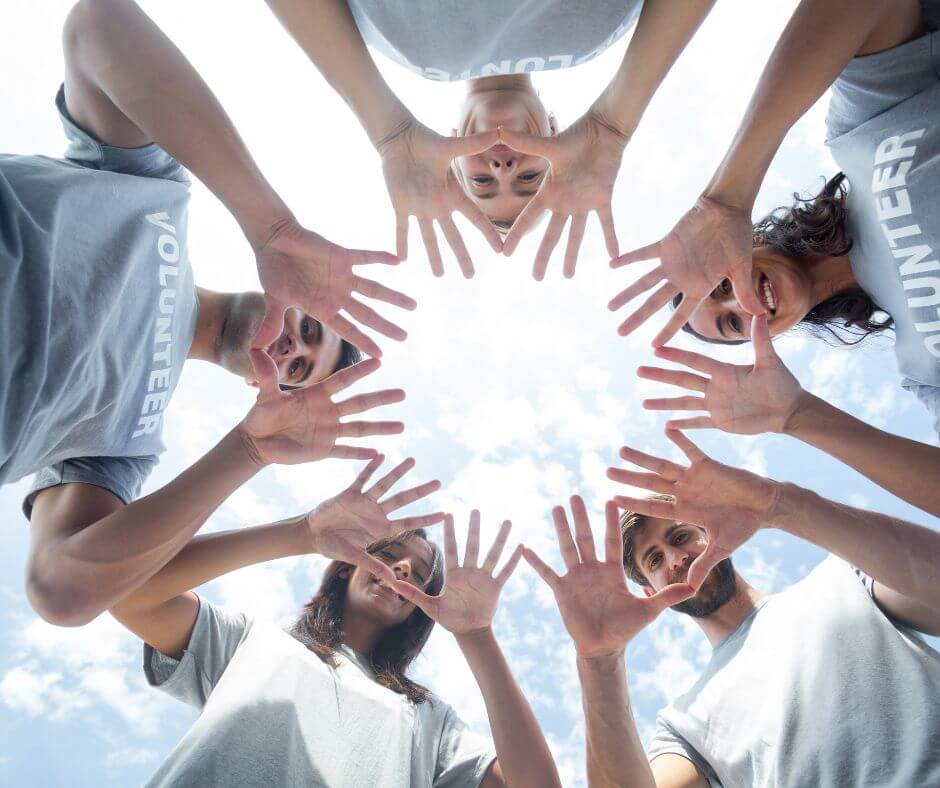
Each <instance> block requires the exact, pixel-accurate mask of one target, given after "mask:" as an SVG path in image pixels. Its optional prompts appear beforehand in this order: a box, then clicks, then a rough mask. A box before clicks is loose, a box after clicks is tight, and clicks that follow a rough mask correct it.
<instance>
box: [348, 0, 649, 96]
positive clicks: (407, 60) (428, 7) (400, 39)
mask: <svg viewBox="0 0 940 788" xmlns="http://www.w3.org/2000/svg"><path fill="white" fill-rule="evenodd" d="M348 2H349V8H350V10H351V11H352V14H353V17H354V18H355V20H356V24H357V25H358V26H359V32H360V33H361V34H362V38H363V40H365V42H366V43H367V44H368V45H369V46H372V47H374V48H375V49H377V50H379V51H380V52H381V53H382V54H384V55H385V56H386V57H389V58H391V59H392V60H394V61H395V62H396V63H399V64H400V65H402V66H405V68H409V69H411V70H412V71H415V72H416V73H418V74H420V75H421V76H422V77H425V78H427V79H433V80H437V81H439V82H450V81H454V80H463V79H475V78H477V77H491V76H495V75H497V74H523V73H526V72H530V71H549V70H552V69H558V68H568V67H570V66H577V65H578V64H580V63H584V62H585V61H587V60H590V59H591V58H594V57H597V56H598V55H599V54H601V53H602V52H604V51H605V50H606V49H607V48H608V47H610V46H611V45H612V44H613V43H614V42H615V41H617V40H618V39H619V38H620V37H621V36H622V35H623V34H624V33H626V32H627V30H629V29H630V28H632V27H633V25H634V24H635V22H636V20H637V17H638V16H639V15H640V9H641V8H642V6H643V0H502V2H494V1H493V0H488V1H486V2H484V0H472V2H468V0H348Z"/></svg>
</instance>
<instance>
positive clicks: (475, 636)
mask: <svg viewBox="0 0 940 788" xmlns="http://www.w3.org/2000/svg"><path fill="white" fill-rule="evenodd" d="M454 638H455V639H456V640H457V645H459V646H460V648H461V649H462V650H466V649H467V648H474V647H479V646H481V645H484V644H488V643H491V642H492V641H495V640H496V635H495V634H494V633H493V626H492V624H486V625H485V626H482V627H477V628H475V629H471V630H468V631H466V632H455V633H454Z"/></svg>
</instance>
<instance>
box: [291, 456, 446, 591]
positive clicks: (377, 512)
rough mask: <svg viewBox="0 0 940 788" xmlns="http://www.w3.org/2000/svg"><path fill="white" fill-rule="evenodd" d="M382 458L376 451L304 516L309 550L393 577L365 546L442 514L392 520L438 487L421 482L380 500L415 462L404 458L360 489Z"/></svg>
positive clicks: (431, 521) (422, 525)
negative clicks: (356, 472) (342, 487)
mask: <svg viewBox="0 0 940 788" xmlns="http://www.w3.org/2000/svg"><path fill="white" fill-rule="evenodd" d="M383 459H384V458H383V457H382V456H381V455H379V456H377V457H375V458H374V459H373V460H371V461H370V462H369V464H368V465H366V467H365V468H363V470H362V472H361V473H360V474H359V475H358V476H357V477H356V479H355V481H353V483H352V484H350V485H349V487H347V488H346V489H345V490H343V491H342V492H341V493H339V494H338V495H335V496H333V497H332V498H329V499H328V500H326V501H324V502H323V503H321V504H320V505H319V506H317V508H316V509H314V510H313V511H311V512H310V513H309V514H307V516H306V521H307V527H308V528H309V529H310V538H311V543H312V549H313V552H316V553H319V554H320V555H324V556H326V557H327V558H331V559H334V560H338V561H346V562H347V563H351V564H359V565H361V566H363V567H365V568H366V569H367V570H368V571H370V572H372V573H373V574H374V575H376V576H381V577H384V578H386V579H387V580H394V579H395V574H394V572H392V571H391V569H390V568H389V567H388V566H387V565H385V564H383V563H382V562H381V561H379V560H378V559H377V558H374V557H373V556H372V555H370V554H369V553H368V552H367V551H366V550H367V548H368V547H369V545H371V544H373V543H374V542H377V541H379V540H381V539H387V538H389V537H392V536H395V535H396V534H399V533H401V532H402V531H413V530H415V529H416V528H425V527H427V526H429V525H434V524H435V523H439V522H441V521H442V520H443V519H444V513H443V512H437V513H435V514H426V515H420V516H414V517H403V518H400V519H395V520H393V519H391V518H390V515H391V513H392V512H394V511H396V510H397V509H401V508H402V507H403V506H407V505H408V504H411V503H414V502H415V501H419V500H421V499H422V498H425V497H427V496H428V495H430V494H431V493H432V492H434V491H435V490H437V489H439V488H440V486H441V483H440V482H439V481H436V480H435V481H430V482H425V483H424V484H421V485H418V486H417V487H412V488H411V489H408V490H405V491H403V492H399V493H396V494H395V495H393V496H391V497H390V498H387V499H386V500H385V501H380V500H379V499H380V498H381V497H382V496H383V495H385V494H386V493H387V492H388V491H389V490H390V489H391V488H392V486H394V485H395V484H396V483H397V482H398V481H399V480H400V479H401V478H402V477H403V476H405V474H407V473H408V472H409V471H410V470H411V469H412V468H414V466H415V461H414V460H413V459H410V458H409V459H407V460H405V461H404V462H402V463H400V464H399V465H397V466H396V467H395V468H393V469H392V470H391V471H390V472H389V473H388V474H386V475H385V476H383V477H382V478H381V479H379V480H378V481H377V482H376V483H375V484H374V485H372V487H370V488H369V489H368V490H366V489H364V488H365V485H366V483H367V482H368V481H369V479H370V478H371V477H372V474H373V473H375V471H376V470H377V469H378V467H379V466H380V465H381V464H382V461H383Z"/></svg>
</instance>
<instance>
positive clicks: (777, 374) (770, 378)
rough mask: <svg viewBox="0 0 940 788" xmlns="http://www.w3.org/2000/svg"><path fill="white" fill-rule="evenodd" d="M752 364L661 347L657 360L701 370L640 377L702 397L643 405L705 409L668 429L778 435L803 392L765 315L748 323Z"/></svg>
mask: <svg viewBox="0 0 940 788" xmlns="http://www.w3.org/2000/svg"><path fill="white" fill-rule="evenodd" d="M751 339H752V341H753V344H754V363H753V364H726V363H723V362H721V361H715V360H714V359H711V358H708V357H707V356H703V355H700V354H699V353H691V352H689V351H687V350H679V349H677V348H670V347H663V348H658V349H657V350H656V355H657V356H658V357H659V358H663V359H666V360H667V361H672V362H674V363H676V364H684V365H685V366H687V367H690V368H691V369H695V370H698V371H699V372H703V373H705V374H706V375H709V377H707V378H705V377H702V376H701V375H696V374H694V373H691V372H684V371H677V370H670V369H662V368H660V367H640V368H639V369H637V374H638V375H639V376H640V377H641V378H647V379H649V380H657V381H659V382H661V383H668V384H670V385H673V386H682V387H683V388H687V389H691V390H693V391H698V392H700V393H701V394H703V395H704V396H702V397H694V396H683V397H663V398H657V399H648V400H644V401H643V407H644V408H646V409H648V410H680V411H688V410H704V411H707V412H708V415H707V416H693V417H690V418H683V419H671V420H670V421H668V422H667V424H666V426H667V427H668V428H670V429H695V428H700V427H714V428H716V429H719V430H724V431H725V432H733V433H737V434H739V435H756V434H758V433H762V432H782V431H783V429H784V428H785V427H786V424H787V421H788V420H789V419H790V417H791V416H792V415H793V413H794V411H795V410H796V408H797V406H798V405H799V402H800V397H801V396H802V395H803V394H804V391H803V388H802V387H801V386H800V384H799V381H797V379H796V378H795V377H794V376H793V374H792V373H791V372H790V370H788V369H787V368H786V365H785V364H784V363H783V361H782V360H781V358H780V356H778V355H777V353H776V351H775V350H774V348H773V344H772V343H771V341H770V334H769V332H768V329H767V318H766V317H765V316H763V315H762V316H760V317H755V318H754V319H753V320H752V321H751Z"/></svg>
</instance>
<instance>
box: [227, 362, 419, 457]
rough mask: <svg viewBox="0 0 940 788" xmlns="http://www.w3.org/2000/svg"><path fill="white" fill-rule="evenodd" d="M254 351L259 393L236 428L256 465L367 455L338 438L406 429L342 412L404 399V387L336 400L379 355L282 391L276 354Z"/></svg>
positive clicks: (374, 365) (367, 372)
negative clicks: (274, 356)
mask: <svg viewBox="0 0 940 788" xmlns="http://www.w3.org/2000/svg"><path fill="white" fill-rule="evenodd" d="M250 356H251V363H252V366H253V367H254V369H255V377H257V379H258V398H257V400H256V401H255V404H254V406H253V407H252V408H251V410H250V411H248V414H247V415H246V416H245V418H244V419H242V422H241V424H239V426H238V430H239V433H240V435H241V437H242V439H243V440H244V441H245V444H246V447H247V449H248V451H249V453H250V455H251V457H252V459H253V460H254V461H255V462H256V463H257V464H258V465H268V464H270V463H280V464H282V465H296V464H298V463H301V462H311V461H314V460H322V459H323V458H325V457H333V458H337V459H346V460H368V459H372V458H373V457H374V456H375V454H376V452H375V450H374V449H367V448H363V447H360V446H343V445H340V444H338V443H337V442H336V441H337V440H338V439H339V438H343V437H347V438H348V437H356V438H360V437H364V436H366V435H394V434H397V433H400V432H402V431H403V430H404V424H402V423H401V422H400V421H347V422H341V421H340V419H341V418H343V417H344V416H350V415H352V414H354V413H362V412H364V411H367V410H372V408H378V407H381V406H382V405H389V404H391V403H393V402H401V401H402V400H403V399H404V398H405V392H404V391H402V390H401V389H386V390H384V391H373V392H370V393H368V394H357V395H356V396H354V397H350V398H349V399H346V400H343V401H342V402H333V400H332V397H333V396H335V395H336V394H339V392H341V391H342V390H343V389H346V388H348V387H349V386H351V385H352V384H353V383H355V382H357V381H359V380H361V379H362V378H364V377H366V376H367V375H370V374H371V373H373V372H375V371H376V370H377V369H378V368H379V365H380V362H379V361H378V360H377V359H367V360H366V361H360V362H359V363H358V364H353V365H352V366H351V367H346V369H343V370H340V371H339V372H334V373H333V374H332V375H330V376H329V377H328V378H325V379H324V380H321V381H320V382H319V383H315V384H313V385H312V386H309V387H307V388H303V389H293V390H290V391H281V389H280V386H279V385H278V373H277V365H276V364H275V363H274V361H273V359H272V358H271V357H270V356H269V355H268V354H267V353H265V352H264V351H262V350H252V351H250Z"/></svg>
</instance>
